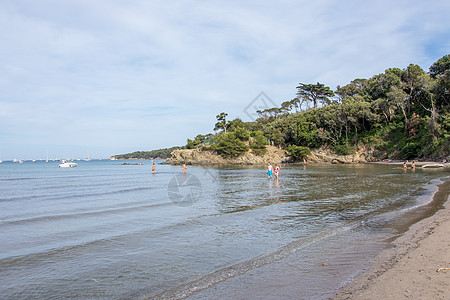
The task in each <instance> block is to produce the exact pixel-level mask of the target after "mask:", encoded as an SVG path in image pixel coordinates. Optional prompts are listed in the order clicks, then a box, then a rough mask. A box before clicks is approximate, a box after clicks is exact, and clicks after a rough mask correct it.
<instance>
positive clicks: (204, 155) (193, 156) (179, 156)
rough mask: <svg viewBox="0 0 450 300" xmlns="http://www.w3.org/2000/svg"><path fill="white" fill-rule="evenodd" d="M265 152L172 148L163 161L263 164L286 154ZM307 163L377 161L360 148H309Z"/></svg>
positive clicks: (210, 163) (192, 163) (269, 149)
mask: <svg viewBox="0 0 450 300" xmlns="http://www.w3.org/2000/svg"><path fill="white" fill-rule="evenodd" d="M266 149H267V153H266V154H265V155H264V156H258V155H256V154H254V153H253V152H252V151H251V150H250V151H248V152H247V153H245V154H243V155H241V156H238V157H233V158H223V157H222V156H220V155H217V154H216V153H214V152H213V151H208V150H201V149H180V150H174V151H173V152H172V156H171V157H170V158H169V159H168V160H167V161H166V162H165V164H170V165H182V164H184V163H185V164H188V165H263V164H267V163H268V162H270V163H281V162H283V161H284V160H285V159H286V158H287V159H288V160H290V158H289V157H288V156H287V154H286V151H284V150H280V149H278V148H276V147H273V146H266ZM307 161H308V163H331V164H355V163H367V162H373V161H378V159H376V158H374V156H373V151H372V150H370V149H366V148H360V149H357V150H356V151H355V153H354V154H351V155H337V154H335V153H334V152H333V151H331V150H330V149H329V148H320V149H314V150H311V155H309V156H308V158H307Z"/></svg>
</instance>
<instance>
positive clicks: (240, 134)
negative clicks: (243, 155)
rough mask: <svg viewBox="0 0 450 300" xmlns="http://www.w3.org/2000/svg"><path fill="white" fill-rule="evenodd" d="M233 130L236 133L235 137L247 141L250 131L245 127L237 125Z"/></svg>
mask: <svg viewBox="0 0 450 300" xmlns="http://www.w3.org/2000/svg"><path fill="white" fill-rule="evenodd" d="M233 132H234V134H235V135H236V138H238V139H239V140H241V141H248V139H249V138H250V132H249V131H248V130H247V129H245V128H242V127H237V128H235V129H234V131H233Z"/></svg>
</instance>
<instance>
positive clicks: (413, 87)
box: [402, 64, 428, 114]
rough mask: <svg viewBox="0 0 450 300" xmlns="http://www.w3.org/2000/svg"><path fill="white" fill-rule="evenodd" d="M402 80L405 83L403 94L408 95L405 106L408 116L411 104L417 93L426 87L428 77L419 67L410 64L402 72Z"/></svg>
mask: <svg viewBox="0 0 450 300" xmlns="http://www.w3.org/2000/svg"><path fill="white" fill-rule="evenodd" d="M402 80H403V81H404V83H405V92H407V93H408V98H407V101H406V106H407V111H408V114H410V113H411V104H412V103H413V102H414V100H415V98H416V95H417V93H418V92H419V91H420V90H422V89H423V88H424V87H425V86H426V84H427V80H428V75H427V74H426V73H425V71H424V70H422V68H421V67H420V66H418V65H414V64H410V65H409V66H408V67H407V68H406V69H405V71H404V72H403V76H402Z"/></svg>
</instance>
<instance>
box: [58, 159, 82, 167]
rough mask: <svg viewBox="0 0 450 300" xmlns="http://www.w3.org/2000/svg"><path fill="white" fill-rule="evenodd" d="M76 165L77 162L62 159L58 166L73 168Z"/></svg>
mask: <svg viewBox="0 0 450 300" xmlns="http://www.w3.org/2000/svg"><path fill="white" fill-rule="evenodd" d="M76 166H78V164H77V163H74V162H70V161H68V160H65V161H64V160H63V161H62V163H60V164H59V167H60V168H75V167H76Z"/></svg>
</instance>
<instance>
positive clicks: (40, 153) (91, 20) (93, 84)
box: [0, 0, 450, 160]
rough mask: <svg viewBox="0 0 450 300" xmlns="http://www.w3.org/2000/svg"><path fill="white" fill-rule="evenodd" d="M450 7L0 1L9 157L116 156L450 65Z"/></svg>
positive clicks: (1, 127)
mask: <svg viewBox="0 0 450 300" xmlns="http://www.w3.org/2000/svg"><path fill="white" fill-rule="evenodd" d="M449 11H450V1H448V0H436V1H417V0H404V1H391V0H389V1H385V0H381V1H380V0H377V1H372V0H370V1H330V0H321V1H235V2H234V1H170V2H169V1H151V0H149V1H139V0H129V1H119V0H95V1H91V0H78V1H70V0H69V1H60V0H40V1H34V0H11V1H9V0H2V1H0V40H1V44H0V154H1V159H3V160H8V159H13V158H15V157H19V158H22V159H33V158H34V159H39V158H45V156H46V153H47V151H48V152H49V155H50V157H59V158H67V157H75V158H78V157H80V158H84V157H86V156H87V155H88V154H90V155H91V156H92V157H96V158H106V157H109V156H110V155H112V154H118V153H125V152H132V151H137V150H151V149H157V148H162V147H171V146H175V145H184V144H185V143H186V139H187V138H192V137H194V136H195V135H197V134H198V133H203V134H204V133H208V132H212V129H213V127H214V123H215V116H216V115H217V114H218V113H220V112H223V111H224V112H227V113H228V114H229V115H230V117H231V118H235V117H241V118H242V119H244V120H249V117H248V116H247V115H246V114H245V112H244V110H245V108H246V107H247V105H248V104H249V103H250V102H251V101H252V100H253V99H254V98H255V97H256V96H258V94H259V93H260V92H261V91H264V92H265V94H267V95H268V96H269V97H270V98H271V99H272V100H273V101H274V102H275V103H277V104H280V103H281V102H283V101H285V100H291V99H292V98H294V97H295V92H296V89H295V87H296V86H297V85H298V83H299V82H302V83H315V82H318V81H319V82H321V83H324V84H325V85H327V86H330V87H331V88H332V89H335V88H336V86H337V85H345V84H347V83H348V82H350V81H351V80H353V79H355V78H368V77H371V76H373V75H375V74H378V73H381V72H383V71H384V70H385V69H386V68H390V67H398V68H405V67H407V66H408V65H409V64H410V63H414V64H418V65H420V66H421V67H422V68H424V69H425V70H428V68H429V66H430V65H431V64H432V63H433V62H435V61H436V60H437V59H439V58H441V57H442V56H444V55H447V54H449V53H450V18H449V17H448V12H449Z"/></svg>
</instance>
